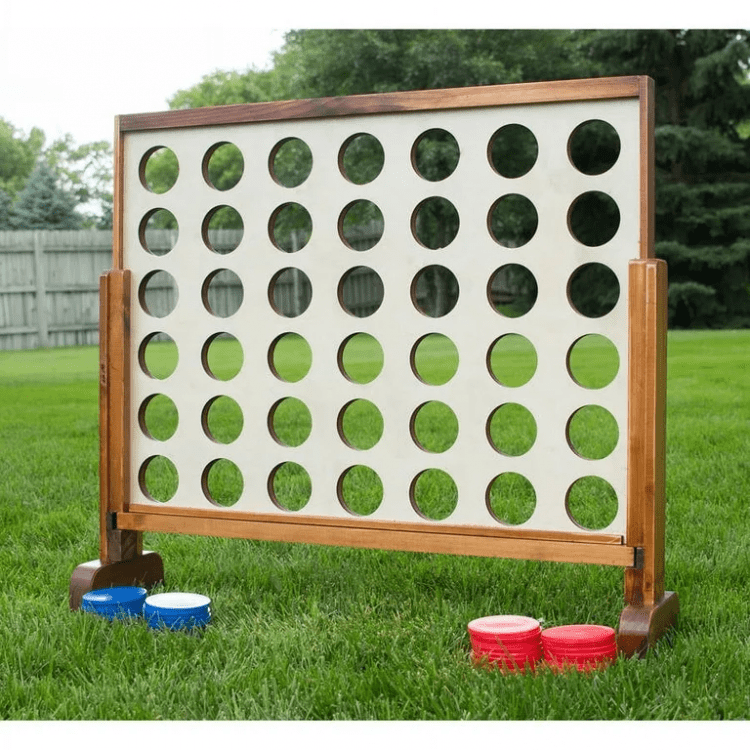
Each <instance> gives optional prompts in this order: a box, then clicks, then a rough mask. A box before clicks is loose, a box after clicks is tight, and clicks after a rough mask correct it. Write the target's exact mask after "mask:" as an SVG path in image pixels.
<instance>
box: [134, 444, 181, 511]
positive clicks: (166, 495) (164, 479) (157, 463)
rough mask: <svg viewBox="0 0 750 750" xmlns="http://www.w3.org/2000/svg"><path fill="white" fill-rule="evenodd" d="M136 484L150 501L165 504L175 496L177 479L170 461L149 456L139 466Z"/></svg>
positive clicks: (175, 470) (165, 458) (164, 457)
mask: <svg viewBox="0 0 750 750" xmlns="http://www.w3.org/2000/svg"><path fill="white" fill-rule="evenodd" d="M138 483H139V485H140V488H141V492H143V494H144V495H146V497H148V498H149V499H150V500H155V501H156V502H158V503H166V502H169V500H171V499H172V498H173V497H174V496H175V493H176V492H177V487H178V485H179V477H178V475H177V469H176V467H175V465H174V464H173V463H172V461H170V459H168V458H167V457H166V456H151V457H150V458H147V459H146V460H145V461H144V462H143V464H142V465H141V468H140V470H139V472H138Z"/></svg>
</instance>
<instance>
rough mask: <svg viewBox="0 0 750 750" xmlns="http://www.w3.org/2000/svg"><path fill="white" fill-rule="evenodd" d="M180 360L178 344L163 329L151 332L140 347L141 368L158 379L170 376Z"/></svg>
mask: <svg viewBox="0 0 750 750" xmlns="http://www.w3.org/2000/svg"><path fill="white" fill-rule="evenodd" d="M178 360H179V353H178V351H177V344H176V343H175V341H174V339H173V338H172V337H171V336H169V335H168V334H166V333H164V332H163V331H157V332H156V333H151V334H149V335H148V336H146V337H145V338H144V339H143V341H141V345H140V346H139V347H138V363H139V364H140V366H141V370H143V372H144V373H145V374H146V375H148V376H149V377H152V378H156V379H157V380H164V379H165V378H168V377H169V376H170V375H171V374H172V373H173V372H174V371H175V370H176V369H177V362H178Z"/></svg>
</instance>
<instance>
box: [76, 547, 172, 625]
mask: <svg viewBox="0 0 750 750" xmlns="http://www.w3.org/2000/svg"><path fill="white" fill-rule="evenodd" d="M163 581H164V563H163V562H162V559H161V557H160V556H159V555H158V554H156V552H146V551H144V552H143V553H142V554H140V555H136V556H135V557H134V558H132V559H131V560H126V561H124V562H116V563H110V564H108V565H107V564H105V563H103V562H102V561H101V560H91V561H89V562H85V563H82V564H81V565H79V566H78V567H77V568H76V569H75V570H74V571H73V575H72V577H71V579H70V594H69V595H70V608H71V609H72V610H76V609H79V608H80V606H81V599H82V598H83V595H84V594H85V593H86V592H88V591H94V590H96V589H105V588H109V587H110V586H144V587H145V588H151V587H152V586H154V585H156V584H157V583H161V582H163Z"/></svg>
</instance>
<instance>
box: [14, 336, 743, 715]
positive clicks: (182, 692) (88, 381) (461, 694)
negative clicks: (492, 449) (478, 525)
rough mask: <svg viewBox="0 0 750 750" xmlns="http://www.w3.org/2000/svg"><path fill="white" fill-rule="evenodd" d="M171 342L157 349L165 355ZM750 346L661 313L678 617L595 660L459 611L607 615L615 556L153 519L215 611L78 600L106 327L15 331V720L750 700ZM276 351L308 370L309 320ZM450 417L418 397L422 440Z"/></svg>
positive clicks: (365, 481)
mask: <svg viewBox="0 0 750 750" xmlns="http://www.w3.org/2000/svg"><path fill="white" fill-rule="evenodd" d="M216 343H217V344H221V345H222V346H219V347H218V349H217V351H216V352H213V353H212V354H211V356H212V358H213V359H212V360H211V367H212V368H213V369H215V370H216V371H217V373H216V374H217V375H218V374H220V373H221V372H222V371H223V369H222V368H228V369H231V368H232V367H233V365H234V362H233V356H232V352H231V348H226V347H225V346H224V344H226V342H216ZM423 343H424V345H423V347H420V350H419V351H418V352H417V354H416V355H415V362H414V368H415V371H416V372H417V373H418V375H419V376H420V377H422V378H423V379H424V380H427V382H431V379H434V382H445V379H446V378H448V377H450V375H451V371H452V369H455V362H454V361H453V360H452V359H451V354H450V350H449V348H446V344H445V342H444V341H440V340H438V339H433V340H430V341H425V342H423ZM587 343H588V347H587V346H583V345H582V347H581V349H580V351H578V352H577V353H576V355H575V358H572V360H571V363H570V367H571V371H572V373H573V375H574V377H576V379H578V380H579V382H583V383H584V384H588V385H590V386H596V385H597V384H598V385H601V384H602V383H596V382H594V381H592V380H591V378H594V379H595V378H600V379H602V380H603V381H606V379H607V377H611V375H607V368H608V367H609V368H610V369H612V368H613V367H614V368H615V369H616V363H615V364H614V365H613V364H612V361H611V356H609V355H607V353H606V352H605V351H604V350H603V349H602V348H601V347H599V346H597V344H596V342H587ZM159 346H161V345H155V349H154V352H155V353H154V354H153V355H149V356H153V357H154V364H153V367H154V368H157V367H158V360H159V357H160V356H161V355H160V354H159V348H158V347H159ZM499 346H500V347H501V348H502V347H508V348H509V350H511V351H512V352H515V354H514V356H512V357H509V356H507V352H506V355H504V356H503V357H502V362H501V360H498V361H497V363H495V362H494V361H491V362H490V369H491V371H492V373H493V375H494V376H495V377H496V378H497V379H498V380H501V382H502V381H503V378H505V379H510V380H514V379H515V380H516V381H517V380H520V381H523V379H524V378H527V377H528V376H529V375H528V373H529V371H530V370H531V371H532V372H533V368H534V366H535V363H534V361H533V355H531V354H530V353H529V352H527V351H525V350H524V348H523V346H522V342H518V341H505V340H501V342H500V343H499ZM227 347H231V345H230V344H227ZM749 352H750V332H748V331H742V332H731V331H727V332H675V333H671V334H670V338H669V391H668V394H669V396H668V454H667V490H668V508H667V561H666V585H667V588H668V589H670V590H674V591H677V592H678V594H679V597H680V604H681V614H680V621H679V628H678V631H677V634H676V637H675V638H674V640H673V642H672V643H668V642H666V641H664V642H662V643H660V644H659V646H658V647H657V648H656V649H655V650H653V651H652V652H651V653H649V655H648V656H647V657H646V658H645V659H643V660H621V661H619V662H617V663H616V664H615V665H613V666H612V667H610V668H609V669H608V670H606V671H605V672H603V673H601V674H597V675H596V676H593V677H585V676H579V675H578V674H570V675H566V676H556V675H553V674H549V673H546V672H542V673H539V674H537V675H536V676H520V675H516V676H503V675H501V674H499V673H497V672H492V671H486V670H483V669H478V668H475V667H473V666H472V665H471V663H470V660H469V651H470V647H469V641H468V635H467V633H466V625H467V623H468V622H469V621H470V620H471V619H474V618H476V617H481V616H484V615H487V614H497V613H513V614H522V615H529V616H533V617H536V618H537V619H540V620H542V622H543V625H544V626H546V627H548V626H552V625H560V624H566V623H572V622H597V623H602V624H608V625H612V626H616V625H617V619H618V616H619V612H620V610H621V608H622V606H623V599H622V578H623V575H622V570H621V569H618V568H610V567H599V566H589V565H578V566H576V565H568V564H554V563H535V562H530V561H511V560H493V559H489V560H486V559H479V558H471V557H451V556H447V555H434V554H416V553H415V554H412V553H405V552H387V551H378V550H358V549H348V548H338V547H317V546H311V545H302V544H297V545H293V544H283V543H270V542H255V541H246V540H229V539H213V538H198V537H190V536H180V535H157V534H147V535H146V539H145V546H146V547H147V548H148V549H153V550H156V551H158V552H159V553H160V554H161V555H162V557H163V559H164V562H165V568H166V576H167V582H166V584H167V585H166V590H170V591H178V590H185V591H196V592H200V593H205V594H206V595H208V596H210V597H211V599H212V601H213V614H214V621H213V622H212V624H211V625H210V626H209V627H208V628H207V629H206V631H205V632H204V633H203V634H202V635H199V636H190V635H185V634H182V633H171V634H170V633H156V632H153V631H150V630H149V629H148V628H147V627H146V626H145V625H144V624H143V623H142V622H133V623H121V622H116V623H110V622H106V621H103V620H99V619H97V618H94V617H92V616H90V615H86V614H84V613H81V612H70V611H69V609H68V603H67V590H68V584H69V581H70V575H71V573H72V571H73V569H74V568H75V567H76V566H77V565H78V564H80V563H81V562H84V561H86V560H90V559H92V558H94V557H95V556H96V554H97V550H98V465H97V464H98V422H97V420H98V415H97V409H98V394H97V389H98V354H97V350H96V349H95V348H81V349H57V350H48V351H25V352H0V398H1V399H2V407H1V408H0V430H1V434H2V437H3V443H2V446H3V450H2V451H1V452H0V527H1V528H2V537H1V538H2V544H0V571H2V576H3V582H2V583H3V585H2V586H0V719H6V720H7V719H11V720H33V719H44V720H54V719H75V720H96V719H107V720H110V719H184V720H203V719H209V720H219V719H233V720H252V719H256V720H263V719H274V720H283V719H286V720H291V719H322V720H343V719H351V720H358V719H363V720H364V719H381V720H389V719H400V720H422V719H442V720H463V719H469V720H500V719H511V720H532V719H535V720H545V719H546V720H671V719H690V720H717V719H748V718H750V635H749V632H750V631H749V628H748V626H749V625H750V583H749V582H748V579H749V578H750V576H749V575H748V572H749V571H750V525H749V524H748V522H747V497H748V495H749V494H750V479H749V477H750V453H749V452H748V449H747V427H748V421H749V419H750V389H749V388H748V387H747V386H748V372H749V370H748V366H749V365H750V354H749ZM498 356H500V355H499V354H498ZM608 356H609V359H608ZM573 359H575V361H573ZM508 362H510V363H511V364H510V367H509V368H505V363H508ZM602 362H605V363H606V366H605V367H602V366H601V363H602ZM501 365H502V366H501ZM149 366H150V367H151V364H150V365H149ZM273 366H274V367H275V369H276V370H277V372H278V374H279V376H280V377H283V378H286V379H288V380H294V379H298V378H299V377H300V376H301V374H304V371H305V369H306V368H307V367H309V360H306V355H305V352H304V351H303V350H301V349H300V347H299V346H298V342H295V341H293V340H289V341H281V342H279V345H278V346H277V350H276V352H275V353H274V361H273ZM342 366H343V367H344V368H345V370H346V371H347V374H348V376H349V377H351V378H352V379H353V380H366V379H367V378H368V377H369V376H370V375H371V373H372V370H373V367H375V368H377V366H378V356H377V352H375V354H374V355H373V354H372V349H371V342H368V341H366V340H364V339H360V340H354V341H352V342H350V345H349V347H347V352H345V356H344V361H343V362H342ZM503 368H505V369H503ZM295 406H296V405H295V404H294V403H293V402H292V403H288V404H285V405H284V406H283V408H282V407H280V410H279V412H278V413H277V415H276V417H277V421H276V422H275V423H274V430H275V431H276V433H277V437H278V438H279V439H280V440H282V442H283V441H288V442H290V443H293V442H294V441H298V440H300V439H303V438H304V434H305V430H306V429H309V426H307V425H306V424H305V420H304V415H302V418H300V412H299V410H298V409H295ZM371 406H372V405H369V406H368V405H367V403H362V404H359V405H358V407H357V409H355V411H354V412H353V413H352V414H349V415H347V418H346V419H348V420H349V421H348V422H347V421H346V420H344V421H343V422H342V425H341V429H342V430H343V432H344V433H345V436H346V439H347V440H348V441H349V442H350V443H351V444H352V445H355V446H356V447H361V448H367V447H368V446H369V444H371V443H372V442H373V441H376V440H377V439H378V432H379V430H382V420H381V421H379V420H378V414H377V413H376V412H377V410H375V411H373V409H372V408H371ZM152 407H153V408H151V409H150V410H149V415H148V424H147V428H148V429H149V430H150V431H151V432H152V434H154V436H155V437H160V436H165V435H167V436H168V435H169V434H170V429H173V424H172V423H171V422H170V420H173V418H174V415H173V414H171V413H170V408H169V404H167V403H160V402H155V403H154V404H153V405H152ZM447 416H448V418H447V419H446V415H445V414H444V413H443V412H441V411H440V409H438V408H435V409H434V410H433V413H430V412H429V411H428V412H427V413H425V414H424V415H421V416H420V418H421V419H423V423H420V424H419V426H418V427H415V430H417V432H418V437H419V439H420V441H424V442H425V443H427V446H426V447H427V448H428V449H430V450H436V451H439V450H443V449H444V446H445V444H446V443H450V440H451V420H450V418H449V416H450V415H447ZM238 419H239V416H238V414H237V411H236V409H234V408H233V406H232V404H231V403H228V402H217V403H216V404H215V405H214V407H213V408H212V410H211V413H210V415H209V417H208V428H209V430H210V431H211V432H212V434H214V437H215V439H217V440H219V441H222V442H224V441H230V440H232V439H234V437H236V434H237V430H238V429H241V428H242V425H241V424H238V421H237V420H238ZM441 424H442V425H443V429H441V427H440V425H441ZM488 429H489V432H490V435H491V436H492V439H493V442H495V444H496V447H497V448H498V450H502V451H504V452H509V453H513V452H518V451H523V450H525V446H527V445H528V443H529V442H530V441H533V438H534V432H533V430H534V426H533V425H532V424H530V423H529V422H528V419H527V417H526V415H524V414H523V413H522V412H520V411H519V412H517V413H513V412H512V411H511V412H510V413H507V414H506V413H498V414H497V415H496V416H495V417H494V418H493V423H492V424H490V425H489V426H488ZM612 430H613V427H612V425H608V423H607V420H606V418H604V417H603V416H602V415H601V414H600V413H596V412H592V413H586V414H582V415H581V416H580V419H578V421H577V423H576V425H575V429H573V426H571V441H572V442H573V443H574V447H575V449H576V450H578V452H580V453H581V454H582V455H588V454H592V455H591V457H594V458H595V457H596V456H597V455H599V454H601V453H606V452H607V451H608V450H610V449H611V447H610V446H611V443H612V441H613V440H616V439H617V435H616V426H615V427H614V430H615V433H613V432H612ZM233 436H234V437H233ZM593 436H596V438H595V437H593ZM298 479H299V478H298V477H295V476H293V475H290V476H288V477H284V476H282V477H279V478H278V484H279V486H278V490H277V491H278V492H279V493H281V494H285V496H286V495H288V502H290V503H295V502H300V500H299V497H300V496H299V495H295V494H294V491H293V489H290V488H292V487H294V486H296V485H298V484H299V482H298ZM216 482H217V489H216V492H217V493H221V492H226V493H227V495H228V496H231V493H232V491H233V490H232V478H231V476H227V475H221V472H217V479H216ZM220 488H223V489H220ZM377 490H378V488H377V483H376V481H375V480H374V479H373V477H372V476H370V475H368V474H367V472H358V473H356V474H353V475H351V476H348V477H347V486H346V493H347V496H348V497H349V498H351V503H353V504H354V505H355V508H354V510H355V511H356V512H359V513H362V514H367V513H368V512H371V508H372V506H373V504H375V503H377V500H378V498H377ZM301 491H302V495H304V487H302V490H301ZM493 493H494V494H493V499H492V502H493V503H494V505H493V509H494V510H495V512H496V514H499V515H502V514H506V513H507V514H509V515H510V517H509V518H508V520H509V522H512V523H519V522H521V521H522V520H523V516H524V513H527V512H528V507H527V504H526V505H525V501H524V499H523V498H524V489H523V487H521V486H520V485H516V486H510V487H498V488H493ZM440 494H441V495H443V494H444V493H442V492H441V493H440ZM587 494H590V492H589V493H587ZM295 498H296V499H295ZM510 501H513V502H510ZM424 502H425V503H426V511H425V513H426V514H429V513H434V514H436V515H439V514H440V513H443V512H445V509H444V508H441V506H440V505H439V504H435V501H434V498H433V500H432V501H431V500H430V490H429V488H428V489H427V490H426V491H425V500H424ZM431 502H432V503H433V504H432V505H430V503H431ZM508 502H510V506H511V507H510V508H506V505H507V504H508ZM581 503H582V508H581V513H582V514H583V517H584V518H585V519H586V520H587V522H590V523H591V524H594V525H596V524H597V523H601V518H599V517H598V516H597V512H599V511H596V508H599V509H600V510H601V509H602V508H605V509H606V507H605V506H606V503H605V502H604V501H602V502H600V503H599V504H598V505H596V506H595V508H594V509H592V508H587V507H586V498H583V499H582V500H581ZM586 514H589V515H588V516H587V515H586Z"/></svg>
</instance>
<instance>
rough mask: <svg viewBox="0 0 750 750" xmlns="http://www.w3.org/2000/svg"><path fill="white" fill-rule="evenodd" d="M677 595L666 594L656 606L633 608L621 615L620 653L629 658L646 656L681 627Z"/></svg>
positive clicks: (618, 644)
mask: <svg viewBox="0 0 750 750" xmlns="http://www.w3.org/2000/svg"><path fill="white" fill-rule="evenodd" d="M679 609H680V604H679V600H678V598H677V594H676V593H675V592H674V591H666V592H664V595H663V596H662V597H661V599H659V601H658V602H656V603H655V604H629V605H628V606H626V607H625V609H623V610H622V612H621V614H620V625H619V627H618V629H617V649H618V651H619V652H620V653H621V654H622V655H623V656H627V657H631V656H637V657H639V658H641V657H643V656H645V655H646V652H647V651H648V649H649V648H651V647H653V646H654V645H655V644H656V641H658V640H659V638H661V637H662V636H663V635H665V634H666V633H667V632H668V631H669V630H671V629H673V628H676V627H677V615H678V612H679Z"/></svg>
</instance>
